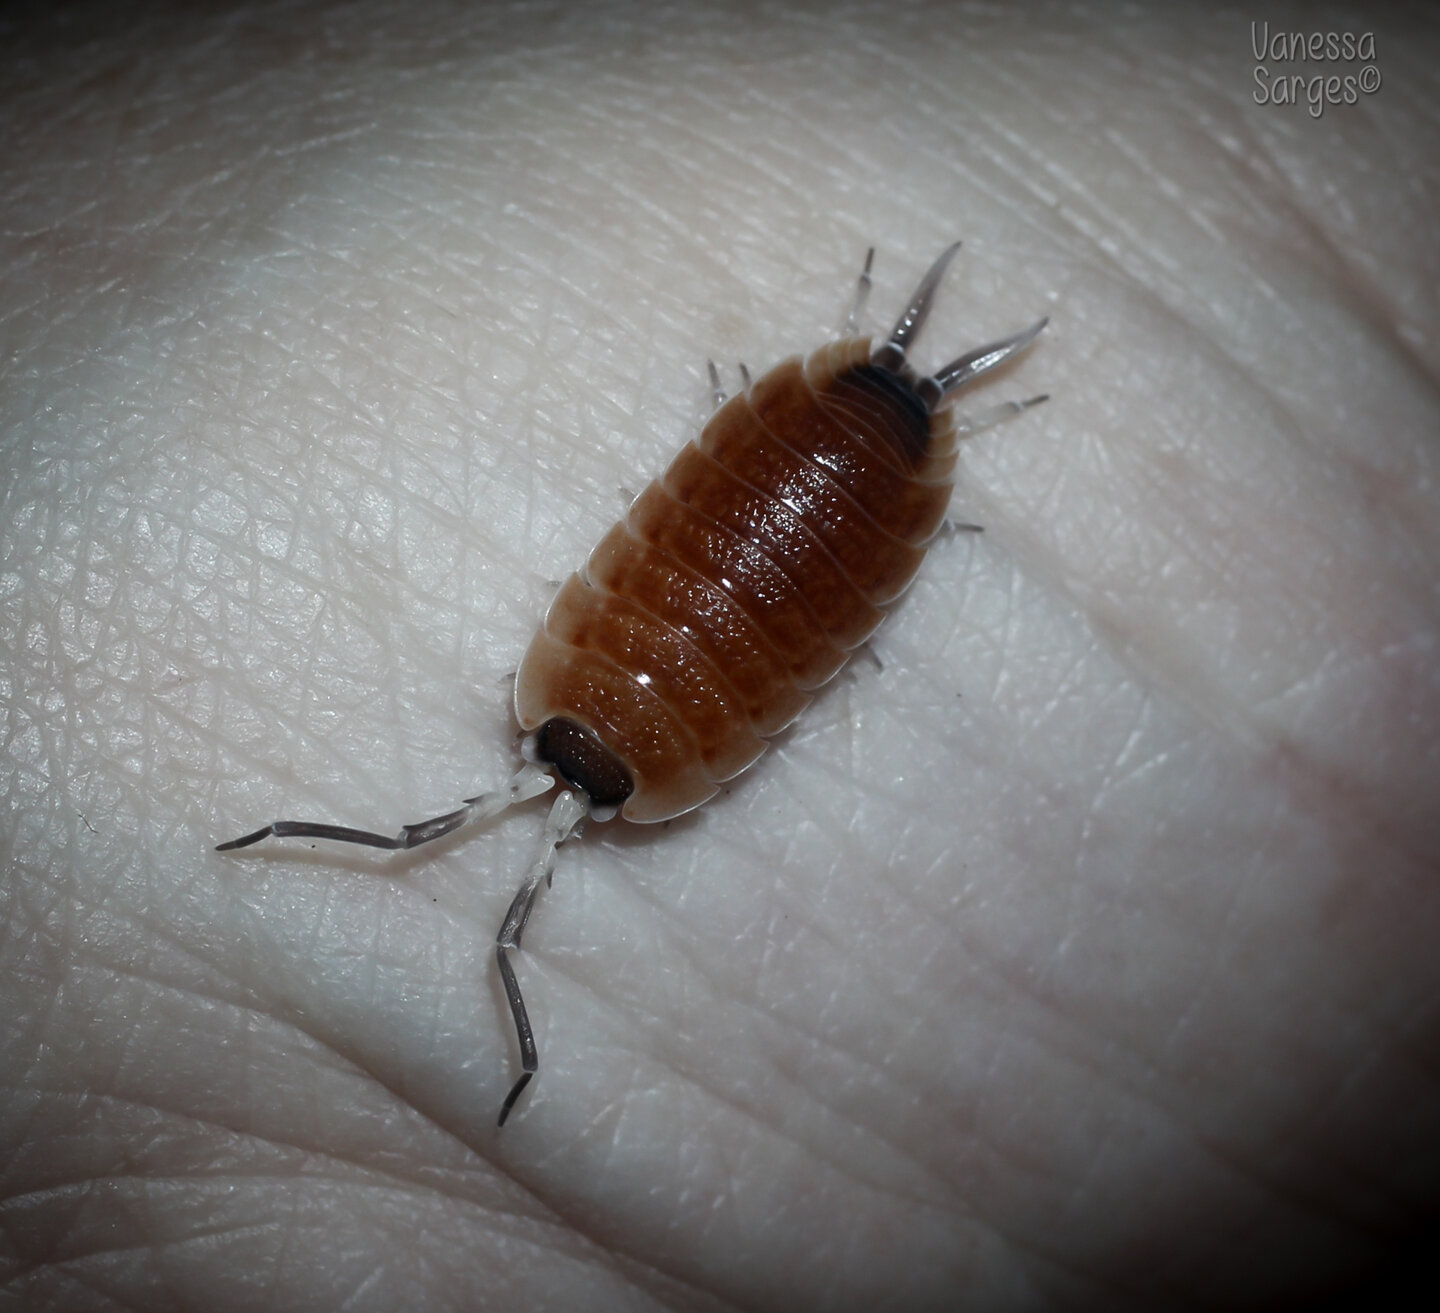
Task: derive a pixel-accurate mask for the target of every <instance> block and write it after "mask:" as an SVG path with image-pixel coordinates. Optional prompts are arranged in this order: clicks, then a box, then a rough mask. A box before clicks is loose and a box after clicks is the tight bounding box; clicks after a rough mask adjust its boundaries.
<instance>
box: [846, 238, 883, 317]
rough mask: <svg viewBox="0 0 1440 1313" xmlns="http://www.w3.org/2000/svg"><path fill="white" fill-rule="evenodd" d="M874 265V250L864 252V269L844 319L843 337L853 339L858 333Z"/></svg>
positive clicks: (868, 296)
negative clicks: (852, 301)
mask: <svg viewBox="0 0 1440 1313" xmlns="http://www.w3.org/2000/svg"><path fill="white" fill-rule="evenodd" d="M874 263H875V248H874V247H873V246H872V247H871V248H870V249H869V250H868V251H866V252H865V267H864V268H863V269H861V270H860V278H859V280H858V281H857V282H856V284H855V302H854V304H853V305H852V306H851V307H850V313H849V315H848V316H847V317H846V319H845V333H844V336H845V337H854V336H855V334H856V333H858V332H859V331H860V316H861V315H863V314H864V313H865V304H866V302H868V301H869V300H870V267H871V265H873V264H874Z"/></svg>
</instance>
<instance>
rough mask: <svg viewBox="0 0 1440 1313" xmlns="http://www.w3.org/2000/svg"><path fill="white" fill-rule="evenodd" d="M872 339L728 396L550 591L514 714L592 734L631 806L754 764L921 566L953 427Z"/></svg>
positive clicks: (946, 489) (681, 800) (945, 479)
mask: <svg viewBox="0 0 1440 1313" xmlns="http://www.w3.org/2000/svg"><path fill="white" fill-rule="evenodd" d="M871 353H872V347H871V343H870V341H869V339H867V338H849V339H846V340H844V341H841V342H837V343H834V344H833V345H831V346H828V347H824V348H822V349H821V350H820V351H817V352H816V353H815V354H814V355H812V356H811V357H810V358H809V359H808V360H806V361H804V362H802V361H801V360H799V359H798V358H794V359H791V360H787V361H785V362H784V363H783V364H780V365H777V366H776V367H775V368H774V369H772V370H771V371H770V372H769V373H768V374H766V375H764V376H763V377H762V378H760V379H759V380H757V381H756V382H755V383H754V384H753V385H752V387H751V388H750V389H748V390H747V391H746V392H744V393H741V394H739V395H737V396H734V397H731V398H730V400H728V401H727V402H725V404H724V405H722V406H721V407H720V408H719V410H717V411H716V412H715V414H714V415H713V416H712V417H711V419H710V422H709V423H708V424H706V426H705V428H704V430H703V431H702V432H701V434H700V435H699V437H698V438H697V439H696V440H695V441H694V442H692V443H689V444H687V445H686V446H685V447H684V448H683V449H682V450H681V452H680V454H679V455H678V456H676V457H675V459H674V461H673V462H672V463H671V465H670V467H669V469H668V470H666V471H665V473H664V474H663V475H662V476H661V477H660V478H659V479H657V480H656V481H655V482H654V483H652V484H651V485H650V486H649V487H648V488H647V489H646V490H645V492H644V493H642V494H641V496H640V497H639V498H637V500H636V502H635V504H634V506H633V507H632V508H631V510H630V513H629V514H628V515H627V516H626V518H625V519H624V520H623V521H621V523H620V524H618V525H616V526H615V528H614V529H612V530H611V532H610V533H609V534H607V535H606V537H605V538H604V539H602V540H601V542H600V545H599V546H598V547H597V548H596V549H595V551H594V552H592V553H591V556H590V559H589V561H587V563H586V564H585V566H584V568H583V569H582V570H581V571H579V572H577V573H576V574H574V575H572V576H571V577H570V579H569V580H567V581H566V583H565V585H564V586H563V587H562V588H561V590H560V592H559V594H558V595H557V596H556V598H555V600H554V602H553V603H552V604H551V607H550V610H549V613H548V614H547V615H546V617H545V622H544V624H543V625H542V626H541V629H540V631H539V633H538V634H537V635H536V637H535V639H534V641H533V642H532V643H531V645H530V648H529V650H528V651H527V652H526V654H525V659H524V660H523V661H522V662H521V665H520V670H519V674H518V675H517V677H516V683H515V709H516V716H517V718H518V719H519V721H520V724H521V726H522V727H523V728H524V729H526V730H531V731H533V730H537V729H539V728H540V727H541V726H542V725H544V724H545V723H546V722H548V721H550V720H551V719H553V718H564V719H567V720H570V721H573V722H574V723H575V724H577V725H579V726H580V727H582V728H583V729H584V730H587V731H589V733H591V734H593V735H594V736H595V737H596V738H597V739H598V740H599V741H600V743H602V744H603V745H604V746H605V747H606V748H607V749H608V750H609V751H610V752H611V753H613V754H614V756H615V757H616V758H618V760H619V761H620V762H621V763H623V765H624V766H625V768H626V770H627V771H628V772H629V774H630V776H631V778H632V780H633V783H634V790H633V792H632V793H631V794H630V796H629V797H628V798H627V799H626V800H625V802H624V804H623V807H622V812H623V815H624V816H625V817H626V819H628V820H632V821H663V820H667V819H669V818H670V817H672V816H677V815H679V814H681V813H682V812H686V811H689V810H691V809H692V808H694V807H698V806H699V805H700V804H701V803H703V802H704V801H705V800H706V799H707V798H709V797H710V796H711V795H712V794H713V793H714V792H715V791H716V789H717V788H718V787H719V785H720V784H721V783H722V782H723V781H725V780H727V779H730V778H731V777H733V776H734V775H736V774H738V773H739V772H740V771H742V770H744V769H745V768H746V767H747V766H749V765H751V764H752V763H753V762H754V761H755V760H756V759H757V758H758V757H759V756H760V754H761V753H762V752H763V751H764V750H765V739H766V738H768V737H769V736H770V735H773V734H775V733H777V732H778V731H779V730H781V729H783V728H784V727H785V726H786V725H788V724H789V723H790V722H791V721H792V720H793V719H794V718H795V716H796V715H797V714H798V713H799V712H800V710H801V709H802V708H803V707H804V706H805V704H806V702H807V701H808V700H809V699H808V695H809V693H810V692H811V691H812V690H814V689H815V688H817V687H819V686H820V685H821V684H823V683H825V681H826V680H828V679H830V678H831V677H832V676H833V675H834V674H835V672H836V671H837V670H839V669H840V667H841V666H842V665H843V664H844V663H845V661H846V659H847V657H848V655H849V653H850V652H851V651H852V650H853V649H854V648H855V647H856V646H857V645H859V644H860V643H863V642H864V641H865V639H867V638H868V637H869V636H870V634H871V633H872V632H873V631H874V629H875V627H876V626H877V625H878V624H879V623H880V621H881V620H882V619H883V618H884V615H885V612H884V610H883V608H884V607H885V606H886V605H887V604H889V603H891V602H893V601H894V600H895V599H896V598H897V597H899V596H900V594H901V593H903V592H904V590H905V588H906V587H907V586H908V585H909V583H910V581H911V579H912V578H914V575H915V572H916V570H917V569H919V566H920V562H921V561H922V560H923V559H924V555H925V547H924V544H925V543H926V541H927V540H928V539H929V538H930V537H931V536H932V535H933V534H934V532H935V530H936V528H938V526H939V524H940V522H941V520H942V519H943V518H944V515H945V508H946V506H947V505H948V503H949V497H950V490H951V475H952V471H953V468H954V463H955V424H954V420H953V417H952V415H951V413H950V412H949V411H948V410H945V411H941V412H939V413H936V414H932V413H931V412H930V411H929V410H928V409H927V408H926V406H925V404H924V403H923V402H922V401H921V400H920V399H919V397H918V396H917V395H916V393H915V390H914V386H913V383H912V381H911V380H912V378H913V376H909V375H908V371H905V372H903V373H891V372H889V371H886V370H880V369H877V368H875V367H874V366H873V365H871V364H870V363H869V362H870V357H871ZM677 599H683V600H677Z"/></svg>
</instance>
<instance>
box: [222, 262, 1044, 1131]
mask: <svg viewBox="0 0 1440 1313" xmlns="http://www.w3.org/2000/svg"><path fill="white" fill-rule="evenodd" d="M959 248H960V244H959V243H958V242H956V243H955V244H954V245H953V246H950V247H949V248H947V249H946V250H945V251H944V252H943V253H942V254H941V255H940V257H939V259H937V260H936V261H935V263H934V264H933V265H932V266H931V267H930V269H929V271H928V272H927V273H926V275H925V277H924V278H923V279H922V280H921V282H920V285H919V287H917V288H916V289H915V293H914V295H913V296H912V297H911V299H910V303H909V304H908V305H907V307H906V309H905V312H904V313H903V314H902V315H901V316H900V318H899V320H898V321H897V322H896V324H895V327H894V328H893V329H892V330H891V332H890V334H889V336H888V337H887V338H886V339H885V341H884V342H882V343H881V344H879V345H878V346H872V343H871V341H870V339H869V338H865V337H857V336H855V335H854V333H855V327H856V324H857V322H858V320H859V317H860V313H861V311H862V310H863V308H864V304H865V300H866V297H867V295H868V292H869V288H870V269H871V260H872V258H873V255H874V252H873V250H872V251H871V252H870V253H869V254H868V255H867V256H866V260H865V267H864V270H863V272H862V273H861V275H860V281H859V286H858V289H857V291H856V294H855V302H854V307H853V309H852V310H851V313H850V318H849V321H848V322H847V325H846V328H847V333H846V336H845V337H843V338H842V339H841V340H840V341H837V342H833V343H831V344H829V345H828V346H824V347H821V348H820V349H819V350H817V351H815V352H814V353H813V354H812V355H810V356H809V357H808V358H807V359H805V360H801V359H800V358H799V357H791V358H790V359H788V360H786V361H784V362H782V363H781V364H779V365H777V366H775V368H773V369H772V370H770V371H769V373H767V374H765V375H763V376H762V377H761V378H759V379H757V380H754V381H752V380H751V379H750V377H749V374H748V373H747V372H746V371H745V369H744V366H743V365H742V366H741V372H742V375H743V377H744V380H745V389H744V390H743V391H742V392H740V393H738V394H737V395H735V396H734V397H731V398H730V399H729V400H728V401H727V400H726V399H725V397H724V394H723V393H722V392H721V390H720V383H719V378H718V375H717V374H716V372H715V367H714V365H713V364H712V365H711V366H710V378H711V383H712V386H713V388H714V391H715V401H716V412H715V414H714V415H713V416H712V417H711V419H710V421H709V422H708V423H707V424H706V425H705V427H704V429H703V430H702V431H701V433H700V435H699V437H698V438H697V439H696V440H695V441H693V442H691V443H688V444H687V445H686V446H685V447H684V448H683V449H682V450H681V452H680V453H679V455H677V456H676V457H675V459H674V460H673V461H672V462H671V464H670V467H669V469H667V470H666V472H665V473H664V475H662V476H661V478H659V479H657V480H656V481H655V482H653V483H651V484H650V486H649V487H648V488H646V490H645V491H644V492H643V493H641V494H640V496H639V497H638V498H636V499H635V501H634V503H633V504H632V505H631V507H630V510H629V512H628V514H627V515H626V517H625V518H624V519H623V520H622V521H621V522H620V523H619V524H617V525H616V526H615V527H614V528H613V529H612V530H611V531H610V532H609V533H608V534H607V535H606V536H605V537H604V538H603V539H601V541H600V543H599V545H598V546H596V548H595V549H594V551H592V552H591V553H590V557H589V559H588V561H587V562H586V564H585V566H584V568H583V569H582V570H580V571H579V572H577V573H575V574H573V575H571V576H570V578H569V579H568V580H567V581H566V582H565V583H564V584H563V585H562V586H561V588H560V591H559V593H558V594H557V595H556V597H555V599H554V601H553V602H552V603H551V605H550V608H549V610H548V612H547V613H546V616H545V620H544V623H543V624H542V625H541V627H540V629H539V631H538V632H537V633H536V635H535V638H534V639H533V641H532V642H531V644H530V647H529V649H528V650H527V652H526V653H525V656H524V659H523V660H522V661H521V664H520V668H519V671H518V673H517V675H516V682H515V713H516V718H517V719H518V721H519V722H520V725H521V727H522V728H523V729H525V730H526V731H527V732H528V734H527V737H526V739H525V742H524V745H523V753H524V756H525V758H526V762H527V764H526V766H524V767H523V768H522V769H521V770H520V771H519V772H518V773H517V774H516V775H515V777H514V778H513V779H512V780H511V781H510V784H509V786H508V787H507V788H506V789H502V790H499V791H497V792H494V793H487V794H481V795H480V796H478V797H475V798H469V799H466V801H465V804H464V805H463V806H462V807H460V808H459V809H458V810H456V811H453V812H448V813H446V814H445V815H443V816H436V817H432V818H431V819H429V820H426V821H421V822H419V823H417V824H415V825H407V826H405V827H403V828H402V829H401V831H400V833H399V834H397V835H383V834H378V833H374V832H372V831H369V830H356V829H351V828H349V827H348V826H339V825H328V824H324V823H317V822H310V821H275V822H273V823H272V824H270V825H267V826H265V827H264V828H263V829H260V830H256V831H255V832H254V833H253V834H247V835H244V836H243V837H241V838H239V839H234V840H231V841H230V842H229V843H222V844H220V845H219V850H220V851H228V850H231V849H235V848H244V847H246V846H248V845H250V844H253V843H257V842H258V841H259V840H261V839H264V838H267V837H269V836H272V835H273V836H277V837H305V838H318V839H335V840H339V841H341V842H344V843H356V844H364V845H367V846H370V847H374V848H414V847H416V846H417V845H419V844H422V843H428V842H430V841H431V840H433V839H438V838H440V837H441V836H442V835H446V834H450V833H451V832H453V831H454V830H456V829H458V828H459V827H460V826H462V825H464V824H466V823H467V822H470V821H474V820H479V819H483V818H485V817H487V816H492V815H494V814H495V813H497V812H499V811H501V810H502V809H504V808H505V807H508V806H510V805H511V804H513V803H515V802H518V801H520V800H521V799H523V798H529V797H534V796H535V795H536V794H538V793H543V792H545V791H546V790H547V789H549V788H550V787H552V785H553V784H554V782H555V781H554V778H553V777H554V776H558V777H559V778H560V779H562V780H563V781H564V782H565V783H567V784H568V785H570V789H566V790H562V792H561V793H560V795H559V796H558V797H557V798H556V800H555V803H554V805H553V806H552V808H551V811H550V815H549V818H548V819H547V821H546V824H545V833H544V838H543V841H542V845H541V852H540V855H539V857H538V858H537V859H536V861H535V862H534V863H533V864H532V865H531V867H530V869H529V870H528V871H527V872H526V875H525V879H524V880H523V881H522V882H521V885H520V888H519V890H518V891H517V892H516V895H515V897H514V899H513V900H512V902H511V904H510V908H509V911H508V912H507V914H506V917H505V920H504V923H503V924H502V925H501V928H500V933H499V935H498V936H497V937H496V957H497V959H498V962H499V968H500V974H501V978H502V980H503V982H504V987H505V997H506V1000H507V1001H508V1003H509V1005H510V1010H511V1014H512V1016H513V1019H514V1023H515V1031H516V1036H517V1039H518V1042H519V1047H520V1055H521V1068H522V1070H521V1075H520V1077H519V1078H518V1080H517V1081H516V1082H515V1084H514V1085H513V1086H512V1087H511V1089H510V1092H509V1093H508V1094H507V1096H506V1098H505V1101H504V1103H503V1104H502V1106H501V1109H500V1119H499V1124H500V1125H502V1126H503V1125H504V1124H505V1119H506V1118H507V1117H508V1116H509V1114H510V1110H511V1108H513V1107H514V1105H515V1101H516V1100H517V1099H518V1098H519V1097H520V1094H521V1092H522V1091H523V1090H524V1089H525V1086H526V1085H527V1084H528V1083H529V1081H530V1079H531V1078H532V1077H533V1076H534V1074H535V1072H536V1070H537V1069H538V1066H539V1053H538V1050H537V1048H536V1044H535V1037H534V1033H533V1031H532V1029H531V1026H530V1019H529V1015H528V1013H527V1011H526V1008H525V1002H524V999H523V997H522V995H521V992H520V986H519V982H518V981H517V980H516V977H515V971H514V968H513V966H512V964H511V962H510V953H511V952H512V951H514V950H518V949H519V947H520V941H521V937H522V935H523V934H524V930H525V926H526V923H527V922H528V920H529V917H530V912H531V910H532V908H533V907H534V905H535V899H536V897H537V895H538V893H539V889H540V884H541V882H542V881H545V882H547V883H548V881H549V878H550V876H551V873H552V871H553V869H554V860H555V850H556V849H557V848H558V847H559V845H560V844H561V843H563V842H564V841H565V840H566V839H567V838H569V837H570V836H571V835H573V834H574V833H576V832H577V831H578V829H579V828H580V826H581V825H582V823H583V822H584V821H585V820H586V819H587V817H588V818H593V819H596V820H609V819H610V818H611V817H613V816H614V815H615V814H616V812H617V811H618V812H620V813H621V814H623V815H624V816H625V818H626V819H627V820H630V821H637V822H654V821H662V820H668V819H669V818H671V817H674V816H678V815H680V814H682V813H684V812H687V811H690V810H691V809H692V808H695V807H698V806H700V804H701V803H703V802H705V801H706V800H707V799H708V798H710V797H711V796H712V795H713V794H714V793H715V792H716V790H717V789H718V787H719V785H720V783H721V782H723V781H725V780H727V779H730V778H732V777H734V776H735V775H738V774H739V773H740V772H741V771H743V770H745V769H746V768H747V767H749V766H750V765H752V764H753V763H754V762H755V761H756V759H757V758H758V757H759V756H760V755H761V753H763V752H764V750H765V747H766V741H767V740H768V739H769V738H770V737H771V736H773V735H774V734H776V733H778V732H779V731H780V730H781V729H783V728H784V727H785V726H787V725H788V724H790V722H791V721H792V720H794V718H795V717H796V716H797V715H798V714H799V713H800V711H801V710H802V709H803V708H804V707H805V705H806V704H807V703H808V702H809V701H810V697H811V694H812V693H813V691H814V690H815V689H817V688H819V687H820V686H821V685H822V684H824V683H826V682H827V681H828V680H830V679H831V678H832V677H833V676H834V675H835V674H836V672H837V671H838V670H839V669H840V668H841V667H842V666H843V665H844V664H845V662H846V661H847V660H848V659H849V656H850V654H851V653H852V652H853V651H854V650H855V649H856V648H857V647H858V646H859V645H860V644H862V643H863V642H864V641H865V640H866V639H867V638H869V636H870V635H871V634H872V633H873V632H874V630H875V628H876V626H877V625H878V624H879V623H880V621H881V620H883V619H884V617H885V610H884V608H885V607H886V606H888V605H889V604H890V603H892V602H893V601H895V599H896V598H898V597H899V596H900V594H901V593H903V592H904V591H905V589H906V587H907V586H908V585H909V583H910V581H911V579H913V578H914V576H915V572H916V570H918V569H919V566H920V563H921V561H922V560H923V559H924V556H925V551H926V544H927V543H928V542H929V540H930V539H931V538H932V537H933V536H934V534H935V532H936V530H937V529H938V528H939V527H940V524H941V523H942V521H943V520H944V517H945V513H946V510H947V508H948V506H949V501H950V494H951V490H952V486H953V473H954V467H955V458H956V448H957V442H958V439H959V437H960V436H961V433H962V432H965V433H969V432H973V431H975V430H976V429H979V428H982V427H985V426H986V425H988V424H990V423H993V422H994V421H995V420H997V419H999V418H1002V417H1003V416H1004V415H1008V414H1014V413H1016V412H1018V411H1019V410H1021V409H1023V408H1024V407H1025V406H1029V405H1032V404H1034V403H1035V402H1037V401H1043V400H1044V397H1035V398H1032V399H1031V400H1030V401H1026V402H1007V403H1004V404H1002V405H1000V406H996V407H994V408H993V409H991V410H989V411H987V412H985V413H984V414H982V415H981V416H978V417H976V418H974V419H972V420H970V421H968V422H967V423H966V424H965V425H964V427H963V429H962V427H961V426H959V425H957V423H956V420H955V417H954V413H953V412H952V411H951V410H950V409H949V406H948V403H949V402H950V401H951V399H952V398H953V397H954V396H955V395H956V393H958V392H959V391H960V389H961V388H963V387H964V386H965V385H966V384H968V383H970V382H971V381H972V380H974V379H976V378H978V377H979V376H980V375H981V374H984V373H987V372H988V371H990V370H992V369H995V368H996V367H997V366H999V365H1001V364H1003V363H1004V362H1005V361H1007V360H1009V359H1010V358H1011V357H1012V356H1014V355H1015V354H1016V353H1017V352H1019V351H1022V350H1023V349H1024V348H1025V347H1027V346H1028V345H1029V344H1030V343H1031V342H1033V341H1034V340H1035V338H1036V336H1038V334H1039V333H1040V331H1041V329H1043V328H1044V327H1045V324H1046V322H1047V320H1044V319H1041V320H1040V321H1039V322H1038V323H1036V324H1033V325H1032V326H1031V327H1029V328H1027V329H1025V330H1024V331H1022V332H1020V333H1016V334H1014V335H1013V336H1011V337H1007V338H1003V339H1001V340H1000V341H998V342H992V343H990V344H988V345H986V346H983V347H979V348H977V349H975V350H973V351H970V352H967V353H966V354H965V355H962V356H960V357H959V358H958V359H956V360H953V361H951V363H950V364H948V365H946V366H945V367H944V368H943V369H941V370H939V371H937V372H936V373H935V374H933V375H929V376H927V377H921V376H920V375H918V374H917V373H916V372H915V371H914V370H913V369H912V368H911V367H910V365H909V363H908V361H907V359H906V352H907V350H908V349H909V347H910V345H911V344H912V343H913V341H914V340H915V338H916V336H917V335H918V334H919V332H920V329H921V328H922V327H923V325H924V323H925V320H926V317H927V316H928V315H929V312H930V307H931V305H932V303H933V301H934V298H935V292H936V289H937V288H938V287H939V284H940V280H941V278H942V277H943V276H944V274H945V270H946V268H947V267H948V266H949V264H950V261H951V260H952V259H953V258H954V256H955V253H956V251H958V250H959ZM571 790H574V792H572V791H571Z"/></svg>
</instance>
